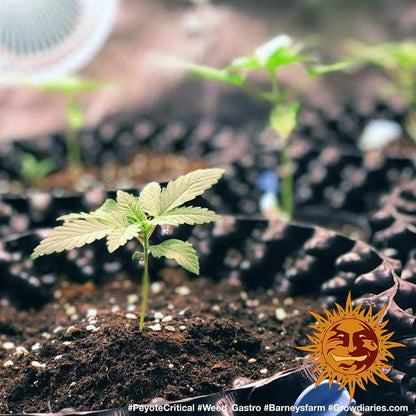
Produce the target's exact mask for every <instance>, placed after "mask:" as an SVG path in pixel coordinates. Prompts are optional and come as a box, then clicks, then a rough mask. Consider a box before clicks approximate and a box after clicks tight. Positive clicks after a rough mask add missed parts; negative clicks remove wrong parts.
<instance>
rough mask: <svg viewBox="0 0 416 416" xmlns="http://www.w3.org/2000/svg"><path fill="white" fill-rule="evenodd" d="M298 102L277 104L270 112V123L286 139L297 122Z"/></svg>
mask: <svg viewBox="0 0 416 416" xmlns="http://www.w3.org/2000/svg"><path fill="white" fill-rule="evenodd" d="M298 111H299V104H298V103H293V104H279V105H276V106H275V107H274V108H273V109H272V111H271V112H270V125H271V126H272V127H273V129H274V130H275V131H276V132H277V133H278V134H279V135H280V136H281V137H282V138H283V139H284V140H285V141H286V140H287V139H288V137H289V136H290V134H291V133H292V131H293V129H294V128H295V127H296V124H297V114H298Z"/></svg>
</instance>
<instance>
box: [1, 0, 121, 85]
mask: <svg viewBox="0 0 416 416" xmlns="http://www.w3.org/2000/svg"><path fill="white" fill-rule="evenodd" d="M116 10H117V0H1V2H0V83H2V84H15V83H18V82H19V81H21V79H25V80H28V81H31V82H37V83H41V82H45V81H48V80H50V79H53V78H57V77H62V76H66V75H69V74H71V73H73V72H75V71H77V70H78V69H80V68H81V67H82V66H84V65H85V64H86V63H87V62H88V61H89V60H90V59H91V58H92V57H93V56H94V55H95V54H96V53H97V52H98V51H99V50H100V48H101V47H102V45H103V44H104V42H105V40H106V39H107V37H108V35H109V33H110V30H111V27H112V23H113V20H114V16H115V13H116Z"/></svg>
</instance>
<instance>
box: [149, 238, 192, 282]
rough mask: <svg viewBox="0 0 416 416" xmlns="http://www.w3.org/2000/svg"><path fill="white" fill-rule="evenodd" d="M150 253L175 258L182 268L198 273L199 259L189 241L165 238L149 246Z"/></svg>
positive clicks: (155, 255) (158, 256)
mask: <svg viewBox="0 0 416 416" xmlns="http://www.w3.org/2000/svg"><path fill="white" fill-rule="evenodd" d="M149 250H150V253H151V254H152V255H153V256H154V257H157V258H160V257H162V256H164V257H166V258H168V259H173V260H175V261H176V262H177V263H178V264H179V266H181V267H183V268H184V269H186V270H188V271H190V272H192V273H195V274H199V261H198V256H197V254H196V251H195V249H194V248H193V246H192V244H191V243H188V242H185V241H181V240H175V239H171V240H166V241H163V242H162V243H160V244H158V245H155V246H150V247H149Z"/></svg>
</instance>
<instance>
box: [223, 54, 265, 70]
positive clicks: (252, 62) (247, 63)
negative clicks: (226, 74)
mask: <svg viewBox="0 0 416 416" xmlns="http://www.w3.org/2000/svg"><path fill="white" fill-rule="evenodd" d="M257 68H260V64H259V63H258V61H257V59H255V58H254V57H247V56H244V57H241V58H237V59H234V60H233V61H232V62H231V64H230V65H229V66H228V67H227V68H226V69H228V70H229V71H233V70H234V71H236V70H243V69H257Z"/></svg>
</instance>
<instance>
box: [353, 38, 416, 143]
mask: <svg viewBox="0 0 416 416" xmlns="http://www.w3.org/2000/svg"><path fill="white" fill-rule="evenodd" d="M348 50H349V51H350V53H351V54H352V59H353V60H354V62H355V63H356V64H358V65H359V66H364V65H374V66H376V67H378V68H380V69H381V70H382V71H384V73H385V74H386V75H387V77H388V79H389V81H388V83H387V85H384V86H383V88H382V90H381V92H382V94H383V95H384V96H387V97H388V96H390V95H392V94H397V93H398V94H400V96H401V97H402V99H403V100H404V101H405V103H406V106H407V109H408V115H407V118H406V122H405V128H406V132H407V133H408V135H409V136H410V137H411V138H412V139H413V140H414V141H416V42H415V41H411V40H404V41H402V42H386V43H378V44H369V43H365V42H361V41H350V42H348Z"/></svg>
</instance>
